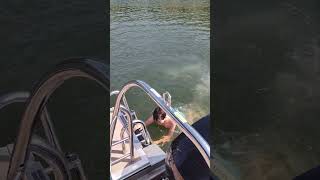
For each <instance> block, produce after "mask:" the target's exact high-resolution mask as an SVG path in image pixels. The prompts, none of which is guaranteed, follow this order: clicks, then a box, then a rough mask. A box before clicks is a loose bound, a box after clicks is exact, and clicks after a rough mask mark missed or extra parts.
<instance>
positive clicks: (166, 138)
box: [153, 136, 171, 145]
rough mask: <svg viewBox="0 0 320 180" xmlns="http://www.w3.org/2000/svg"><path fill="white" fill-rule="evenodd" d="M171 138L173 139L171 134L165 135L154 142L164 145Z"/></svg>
mask: <svg viewBox="0 0 320 180" xmlns="http://www.w3.org/2000/svg"><path fill="white" fill-rule="evenodd" d="M170 139H171V137H170V136H163V137H162V138H161V139H159V140H156V141H153V143H155V144H157V145H160V144H161V145H163V144H165V143H167V142H169V141H170Z"/></svg>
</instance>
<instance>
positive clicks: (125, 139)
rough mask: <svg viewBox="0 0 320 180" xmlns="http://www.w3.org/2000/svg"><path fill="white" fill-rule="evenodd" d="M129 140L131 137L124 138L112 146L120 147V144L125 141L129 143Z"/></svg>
mask: <svg viewBox="0 0 320 180" xmlns="http://www.w3.org/2000/svg"><path fill="white" fill-rule="evenodd" d="M128 140H129V137H126V138H123V139H121V140H119V141H117V142H115V143H113V144H112V146H115V145H118V144H120V143H122V142H124V141H128Z"/></svg>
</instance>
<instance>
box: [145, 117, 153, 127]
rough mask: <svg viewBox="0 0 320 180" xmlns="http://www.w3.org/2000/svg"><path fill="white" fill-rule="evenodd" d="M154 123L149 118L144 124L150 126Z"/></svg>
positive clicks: (151, 118)
mask: <svg viewBox="0 0 320 180" xmlns="http://www.w3.org/2000/svg"><path fill="white" fill-rule="evenodd" d="M153 122H154V120H153V116H150V117H149V118H148V119H147V120H146V121H145V122H144V123H145V124H146V126H149V125H151V124H152V123H153Z"/></svg>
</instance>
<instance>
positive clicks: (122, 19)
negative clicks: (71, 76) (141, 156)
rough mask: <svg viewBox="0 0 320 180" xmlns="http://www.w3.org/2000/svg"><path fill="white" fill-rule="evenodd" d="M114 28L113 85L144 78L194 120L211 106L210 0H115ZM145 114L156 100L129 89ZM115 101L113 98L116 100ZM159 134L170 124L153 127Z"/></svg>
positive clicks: (132, 102) (153, 132)
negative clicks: (169, 95) (167, 93)
mask: <svg viewBox="0 0 320 180" xmlns="http://www.w3.org/2000/svg"><path fill="white" fill-rule="evenodd" d="M110 4H111V12H110V15H111V30H110V31H111V32H110V39H111V41H110V46H111V49H110V52H111V63H110V75H111V90H115V89H120V88H121V86H122V85H124V84H125V83H126V82H128V81H130V80H135V79H139V80H143V81H145V82H146V83H148V84H149V85H150V86H151V87H153V88H154V89H155V90H157V91H158V92H159V93H163V92H165V91H168V92H170V93H171V96H172V106H173V107H175V108H178V109H179V110H180V111H181V112H183V113H184V114H185V116H186V117H187V119H188V121H189V122H190V123H193V122H194V121H196V120H197V119H198V118H200V117H201V116H204V115H206V114H208V113H209V111H210V100H209V94H210V93H209V92H210V91H209V90H210V88H209V87H210V81H209V76H210V75H209V66H210V59H209V53H210V49H209V48H210V47H209V43H210V39H209V37H210V32H209V30H210V27H209V26H210V19H209V14H210V13H209V1H207V0H205V1H198V0H197V1H194V0H191V1H182V0H181V1H179V0H178V1H169V0H165V1H160V0H142V1H141V0H138V1H133V0H124V1H123V0H122V1H118V0H112V1H111V3H110ZM128 101H129V105H130V106H131V107H133V109H135V110H136V111H137V114H138V118H139V119H142V120H144V119H146V118H148V116H150V115H151V113H152V111H153V109H154V107H155V104H153V102H151V100H149V99H148V98H147V96H146V95H144V94H143V93H141V91H137V90H132V91H129V93H128ZM112 105H113V104H111V106H112ZM150 131H151V136H153V137H154V138H155V139H157V138H159V137H160V136H161V135H163V134H164V133H165V131H164V129H161V128H160V129H159V128H157V127H155V126H154V127H151V130H150Z"/></svg>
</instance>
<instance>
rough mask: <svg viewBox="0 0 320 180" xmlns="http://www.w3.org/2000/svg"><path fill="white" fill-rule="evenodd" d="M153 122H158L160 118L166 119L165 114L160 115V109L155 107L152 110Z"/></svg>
mask: <svg viewBox="0 0 320 180" xmlns="http://www.w3.org/2000/svg"><path fill="white" fill-rule="evenodd" d="M152 115H153V120H155V121H158V120H159V119H160V118H161V119H164V118H165V117H166V113H165V112H163V113H161V108H160V107H156V108H155V109H154V110H153V114H152Z"/></svg>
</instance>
